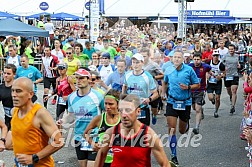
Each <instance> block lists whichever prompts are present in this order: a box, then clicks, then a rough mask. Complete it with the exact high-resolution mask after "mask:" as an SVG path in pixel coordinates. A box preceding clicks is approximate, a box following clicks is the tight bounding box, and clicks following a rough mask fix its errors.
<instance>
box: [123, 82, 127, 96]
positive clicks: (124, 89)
mask: <svg viewBox="0 0 252 167" xmlns="http://www.w3.org/2000/svg"><path fill="white" fill-rule="evenodd" d="M127 89H128V86H127V85H125V84H123V87H122V94H126V92H127Z"/></svg>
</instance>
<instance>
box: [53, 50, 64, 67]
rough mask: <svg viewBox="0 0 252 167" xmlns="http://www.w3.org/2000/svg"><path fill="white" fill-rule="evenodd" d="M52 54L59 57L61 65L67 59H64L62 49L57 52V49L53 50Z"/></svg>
mask: <svg viewBox="0 0 252 167" xmlns="http://www.w3.org/2000/svg"><path fill="white" fill-rule="evenodd" d="M51 54H52V55H54V56H57V57H58V59H59V63H60V64H61V63H63V60H64V58H65V57H64V54H63V53H62V50H61V49H60V50H59V51H56V50H55V49H53V50H52V51H51Z"/></svg>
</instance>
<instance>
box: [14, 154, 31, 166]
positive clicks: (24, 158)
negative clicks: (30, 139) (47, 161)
mask: <svg viewBox="0 0 252 167" xmlns="http://www.w3.org/2000/svg"><path fill="white" fill-rule="evenodd" d="M16 158H17V161H18V162H19V163H20V164H22V165H29V164H33V161H32V155H26V154H17V155H16Z"/></svg>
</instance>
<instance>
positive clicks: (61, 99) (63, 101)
mask: <svg viewBox="0 0 252 167" xmlns="http://www.w3.org/2000/svg"><path fill="white" fill-rule="evenodd" d="M58 104H60V105H66V101H65V100H64V99H63V97H59V100H58Z"/></svg>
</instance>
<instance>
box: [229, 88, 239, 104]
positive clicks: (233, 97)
mask: <svg viewBox="0 0 252 167" xmlns="http://www.w3.org/2000/svg"><path fill="white" fill-rule="evenodd" d="M237 89H238V85H232V86H231V92H232V106H233V107H234V106H235V104H236V99H237Z"/></svg>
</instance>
